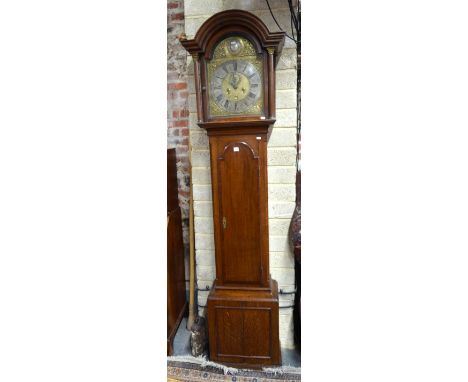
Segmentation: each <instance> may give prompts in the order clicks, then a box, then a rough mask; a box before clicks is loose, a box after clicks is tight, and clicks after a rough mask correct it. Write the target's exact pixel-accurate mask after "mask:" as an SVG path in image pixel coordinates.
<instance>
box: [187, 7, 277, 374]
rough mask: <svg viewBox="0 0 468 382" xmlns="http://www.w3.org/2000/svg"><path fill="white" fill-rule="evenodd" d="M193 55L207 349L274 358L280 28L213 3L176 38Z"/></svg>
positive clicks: (236, 358)
mask: <svg viewBox="0 0 468 382" xmlns="http://www.w3.org/2000/svg"><path fill="white" fill-rule="evenodd" d="M181 43H182V45H183V46H184V47H185V48H186V49H187V51H188V52H189V53H190V54H191V55H192V57H193V62H194V74H195V89H196V98H197V115H198V125H199V126H200V127H202V128H204V129H206V131H207V135H208V138H209V147H210V162H211V184H212V195H213V222H214V239H215V261H216V279H215V281H214V284H213V286H212V288H211V292H210V294H209V296H208V300H207V312H206V313H207V323H208V333H209V351H210V359H211V360H213V361H216V362H220V363H224V364H228V365H233V366H238V367H252V368H260V367H263V366H266V365H279V364H281V351H280V343H279V304H278V286H277V282H276V281H275V280H273V279H271V277H270V269H269V246H268V178H267V142H268V135H269V134H268V131H269V128H270V127H271V126H272V125H273V124H274V121H275V120H274V117H275V69H274V68H275V62H276V60H277V59H278V57H279V54H280V53H281V49H282V46H283V44H284V33H282V32H273V33H271V32H269V31H268V28H267V27H266V26H265V24H264V23H263V22H262V21H261V20H260V19H259V18H258V17H256V16H254V15H252V14H251V13H249V12H246V11H241V10H229V11H224V12H220V13H218V14H216V15H214V16H212V17H211V18H210V19H208V20H207V21H205V23H204V24H203V25H202V26H201V27H200V29H199V30H198V32H197V34H196V35H195V38H194V39H192V40H183V41H181Z"/></svg>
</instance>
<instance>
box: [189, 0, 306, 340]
mask: <svg viewBox="0 0 468 382" xmlns="http://www.w3.org/2000/svg"><path fill="white" fill-rule="evenodd" d="M270 5H271V7H272V9H273V12H274V14H275V17H276V19H277V20H278V22H279V23H280V25H281V26H282V27H283V28H284V29H285V30H287V31H288V32H289V33H291V32H290V18H289V17H290V14H289V8H288V4H287V2H286V1H285V0H270ZM232 8H237V9H244V10H247V11H250V12H252V13H253V14H255V15H257V16H259V17H260V18H261V19H262V20H263V21H264V22H265V24H266V25H267V26H268V28H269V29H270V30H271V31H277V30H278V27H277V26H276V24H275V22H274V20H273V18H272V17H271V15H270V12H269V10H268V7H267V4H266V2H265V1H264V0H210V1H189V0H187V1H186V2H185V33H186V34H187V38H193V37H194V34H195V33H196V31H197V30H198V28H199V27H200V26H201V25H202V24H203V22H204V21H206V20H207V19H208V18H209V17H210V16H212V15H213V14H215V13H217V12H220V11H223V10H226V9H232ZM296 58H297V55H296V46H295V44H294V42H292V41H291V40H289V39H286V41H285V46H284V49H283V53H282V55H281V57H280V60H279V63H278V66H277V71H276V81H277V84H276V85H277V86H276V88H277V92H276V103H277V110H276V123H275V125H274V128H273V130H272V134H271V136H270V140H269V142H268V199H269V202H268V209H269V234H270V272H271V275H272V277H273V278H274V279H276V280H277V281H278V284H279V287H280V288H282V289H284V290H285V291H291V290H293V289H294V281H295V280H294V257H293V254H292V253H291V250H290V247H289V243H288V229H289V224H290V222H291V217H292V214H293V212H294V207H295V199H296V185H295V180H296V178H295V177H296V155H297V151H296V150H297V148H296V146H297V136H296V122H297V112H296V93H297V91H296V85H297V67H296V65H297V62H296ZM187 64H188V67H187V70H188V75H189V77H188V91H189V93H190V96H189V104H188V107H189V110H190V116H189V126H190V139H191V143H192V166H193V169H192V176H193V194H194V212H195V249H196V261H197V282H198V286H199V288H204V287H205V286H206V285H210V286H211V285H212V282H213V280H214V278H215V261H214V237H213V209H212V205H211V203H212V196H211V174H210V160H209V146H208V139H207V135H206V131H204V130H203V129H201V128H199V127H198V125H197V124H196V120H197V115H196V104H195V89H194V77H193V63H192V58H191V57H190V56H188V57H187ZM207 295H208V293H207V292H204V291H200V292H199V303H200V304H202V305H205V304H206V297H207ZM293 299H294V295H292V294H288V295H280V306H289V305H292V304H293ZM199 313H200V314H202V315H203V314H204V309H202V308H200V310H199ZM280 340H281V346H283V347H288V348H292V347H293V346H294V343H293V316H292V309H280Z"/></svg>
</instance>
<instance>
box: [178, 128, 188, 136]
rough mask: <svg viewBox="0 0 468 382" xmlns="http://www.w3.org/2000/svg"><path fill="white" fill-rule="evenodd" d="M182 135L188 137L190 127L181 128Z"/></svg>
mask: <svg viewBox="0 0 468 382" xmlns="http://www.w3.org/2000/svg"><path fill="white" fill-rule="evenodd" d="M180 135H182V136H184V137H188V135H189V129H181V130H180Z"/></svg>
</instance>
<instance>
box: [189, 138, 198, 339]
mask: <svg viewBox="0 0 468 382" xmlns="http://www.w3.org/2000/svg"><path fill="white" fill-rule="evenodd" d="M188 146H189V147H188V149H189V174H190V203H189V237H190V243H189V246H190V257H189V259H190V284H189V285H190V286H189V316H188V319H187V329H188V330H191V329H192V326H193V324H194V322H195V318H196V317H197V306H196V304H195V238H194V228H195V227H194V219H193V183H192V144H191V142H190V132H189V137H188Z"/></svg>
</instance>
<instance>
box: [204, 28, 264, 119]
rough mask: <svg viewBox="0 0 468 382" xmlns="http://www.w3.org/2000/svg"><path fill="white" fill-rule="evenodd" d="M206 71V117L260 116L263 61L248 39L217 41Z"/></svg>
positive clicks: (236, 38)
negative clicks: (207, 109) (207, 102)
mask: <svg viewBox="0 0 468 382" xmlns="http://www.w3.org/2000/svg"><path fill="white" fill-rule="evenodd" d="M207 68H208V84H209V89H208V96H209V105H208V106H209V114H210V116H230V115H232V116H236V115H262V113H263V91H262V88H263V61H262V56H261V55H257V53H256V51H255V49H254V48H253V45H252V44H251V42H250V41H249V40H247V39H245V38H243V37H229V38H227V39H225V40H223V41H221V42H220V43H219V44H218V46H217V47H216V48H215V52H214V55H213V59H212V60H211V61H209V62H208V63H207Z"/></svg>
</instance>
